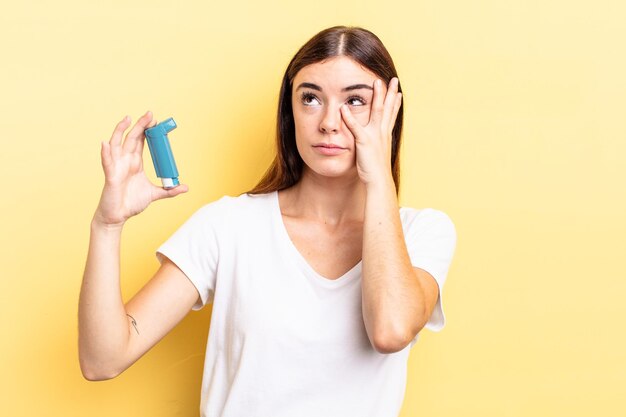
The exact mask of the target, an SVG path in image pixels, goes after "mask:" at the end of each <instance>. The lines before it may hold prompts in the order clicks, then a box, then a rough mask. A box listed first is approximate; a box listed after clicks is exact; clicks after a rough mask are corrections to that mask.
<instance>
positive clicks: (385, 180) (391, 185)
mask: <svg viewBox="0 0 626 417" xmlns="http://www.w3.org/2000/svg"><path fill="white" fill-rule="evenodd" d="M365 188H366V189H367V192H368V193H370V192H371V193H380V192H385V191H388V192H391V193H393V194H394V195H395V194H396V183H395V182H394V180H393V177H392V176H391V173H389V175H384V176H380V177H378V178H376V179H375V180H372V181H369V182H367V183H366V184H365Z"/></svg>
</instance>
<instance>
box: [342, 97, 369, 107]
mask: <svg viewBox="0 0 626 417" xmlns="http://www.w3.org/2000/svg"><path fill="white" fill-rule="evenodd" d="M346 102H347V103H348V104H349V105H350V106H365V105H366V104H367V101H366V100H365V99H364V98H363V97H361V96H351V97H349V98H348V100H347V101H346Z"/></svg>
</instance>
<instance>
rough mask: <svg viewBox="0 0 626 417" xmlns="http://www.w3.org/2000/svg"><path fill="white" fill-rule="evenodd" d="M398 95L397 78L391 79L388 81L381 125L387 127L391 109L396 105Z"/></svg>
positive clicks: (391, 114) (391, 112) (391, 113)
mask: <svg viewBox="0 0 626 417" xmlns="http://www.w3.org/2000/svg"><path fill="white" fill-rule="evenodd" d="M397 95H398V78H396V77H393V78H392V79H391V81H389V88H388V89H387V94H386V96H385V108H384V110H383V118H382V124H384V125H386V126H389V125H390V124H391V123H390V122H391V118H392V116H393V109H394V107H395V105H396V98H397Z"/></svg>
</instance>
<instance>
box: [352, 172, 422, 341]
mask: <svg viewBox="0 0 626 417" xmlns="http://www.w3.org/2000/svg"><path fill="white" fill-rule="evenodd" d="M362 308H363V319H364V323H365V327H366V330H367V333H368V335H369V338H370V340H371V341H372V343H373V344H374V346H375V347H377V349H379V350H388V351H393V350H395V349H394V347H395V346H402V345H403V344H405V343H408V341H410V339H411V338H412V336H413V334H414V333H415V329H413V326H415V323H416V317H420V315H421V316H425V314H426V312H425V308H424V293H423V290H422V288H421V286H420V283H419V280H418V279H417V278H416V276H415V273H414V270H413V267H412V265H411V260H410V258H409V255H408V252H407V249H406V243H405V241H404V235H403V232H402V223H401V220H400V214H399V206H398V200H397V197H396V192H395V186H394V183H393V180H392V179H391V178H389V179H388V180H387V181H383V182H381V183H378V184H375V185H368V190H367V197H366V203H365V219H364V225H363V279H362Z"/></svg>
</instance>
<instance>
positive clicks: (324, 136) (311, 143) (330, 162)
mask: <svg viewBox="0 0 626 417" xmlns="http://www.w3.org/2000/svg"><path fill="white" fill-rule="evenodd" d="M376 78H377V76H376V75H375V74H374V73H373V72H371V71H369V70H368V69H366V68H364V67H362V66H361V65H360V64H358V63H357V62H356V61H354V60H352V59H351V58H348V57H345V56H338V57H334V58H331V59H328V60H326V61H322V62H318V63H315V64H311V65H308V66H306V67H304V68H302V69H301V70H300V71H299V72H298V73H297V74H296V76H295V78H294V80H293V86H292V103H291V104H292V108H293V116H294V122H295V128H296V145H297V147H298V152H299V153H300V156H301V157H302V160H303V161H304V163H305V165H306V166H305V167H304V169H305V170H307V169H308V170H309V171H312V172H313V173H316V174H318V175H322V176H327V177H340V176H345V175H357V171H356V147H355V143H354V136H353V135H352V133H351V132H350V130H349V129H348V127H347V126H346V124H345V123H344V121H343V119H342V117H341V112H340V107H341V106H342V105H343V104H346V105H348V106H349V107H350V111H351V112H352V115H353V116H354V117H355V118H356V119H357V120H358V121H359V123H361V125H366V124H367V123H368V121H369V116H370V106H371V101H372V95H373V85H374V80H376ZM309 173H311V172H309Z"/></svg>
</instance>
